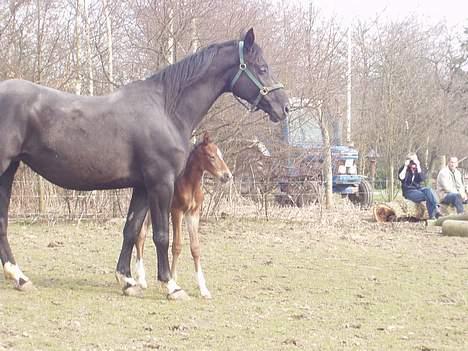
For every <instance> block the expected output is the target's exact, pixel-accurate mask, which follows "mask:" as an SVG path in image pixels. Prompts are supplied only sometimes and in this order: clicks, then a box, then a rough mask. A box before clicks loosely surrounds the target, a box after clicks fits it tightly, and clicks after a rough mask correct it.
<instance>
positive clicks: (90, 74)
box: [83, 0, 94, 96]
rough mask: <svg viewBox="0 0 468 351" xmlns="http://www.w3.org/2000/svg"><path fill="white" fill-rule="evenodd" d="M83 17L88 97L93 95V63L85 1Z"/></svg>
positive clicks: (85, 3) (84, 3)
mask: <svg viewBox="0 0 468 351" xmlns="http://www.w3.org/2000/svg"><path fill="white" fill-rule="evenodd" d="M83 16H84V22H85V35H86V61H87V63H88V82H89V86H88V89H89V95H91V96H93V95H94V73H93V62H92V57H91V38H90V32H91V30H90V26H89V12H88V4H87V2H86V0H83Z"/></svg>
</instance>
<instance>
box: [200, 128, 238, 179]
mask: <svg viewBox="0 0 468 351" xmlns="http://www.w3.org/2000/svg"><path fill="white" fill-rule="evenodd" d="M193 155H194V160H196V162H198V164H199V165H200V167H201V169H202V170H203V171H207V172H208V173H210V174H211V175H212V176H214V177H216V178H218V179H219V180H220V181H222V182H223V183H225V182H227V181H228V180H229V179H231V178H232V174H231V171H230V170H229V168H228V166H227V165H226V163H225V162H224V160H223V155H222V153H221V151H220V150H219V148H218V146H217V145H216V144H214V143H213V142H212V141H211V139H210V136H209V135H208V133H205V134H204V135H203V141H202V142H201V143H200V144H198V145H197V146H196V148H195V149H194V150H193Z"/></svg>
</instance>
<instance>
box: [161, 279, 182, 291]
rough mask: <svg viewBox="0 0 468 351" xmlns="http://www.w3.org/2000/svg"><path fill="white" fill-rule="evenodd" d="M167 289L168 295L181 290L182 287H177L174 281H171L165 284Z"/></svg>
mask: <svg viewBox="0 0 468 351" xmlns="http://www.w3.org/2000/svg"><path fill="white" fill-rule="evenodd" d="M163 285H165V286H166V288H167V293H168V294H172V293H173V292H174V291H177V290H181V287H180V286H179V285H177V283H176V282H175V280H174V279H171V280H169V281H168V282H167V283H163Z"/></svg>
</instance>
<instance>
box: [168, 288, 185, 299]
mask: <svg viewBox="0 0 468 351" xmlns="http://www.w3.org/2000/svg"><path fill="white" fill-rule="evenodd" d="M167 299H168V300H181V301H183V300H190V296H188V295H187V293H186V292H185V291H184V290H182V289H177V290H174V291H173V292H172V293H170V294H167Z"/></svg>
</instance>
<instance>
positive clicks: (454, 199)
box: [441, 193, 465, 213]
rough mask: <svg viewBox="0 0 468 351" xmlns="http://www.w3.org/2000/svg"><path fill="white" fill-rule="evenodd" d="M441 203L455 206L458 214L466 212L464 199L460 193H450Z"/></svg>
mask: <svg viewBox="0 0 468 351" xmlns="http://www.w3.org/2000/svg"><path fill="white" fill-rule="evenodd" d="M441 203H443V204H446V205H453V206H455V208H456V209H457V213H463V212H465V209H464V208H463V199H462V197H461V195H460V194H459V193H448V194H447V195H445V197H444V198H443V199H442V201H441Z"/></svg>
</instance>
